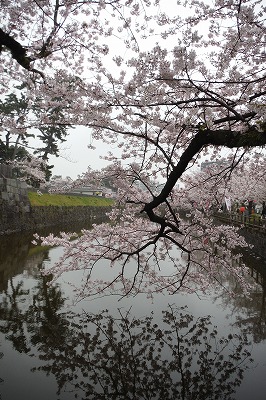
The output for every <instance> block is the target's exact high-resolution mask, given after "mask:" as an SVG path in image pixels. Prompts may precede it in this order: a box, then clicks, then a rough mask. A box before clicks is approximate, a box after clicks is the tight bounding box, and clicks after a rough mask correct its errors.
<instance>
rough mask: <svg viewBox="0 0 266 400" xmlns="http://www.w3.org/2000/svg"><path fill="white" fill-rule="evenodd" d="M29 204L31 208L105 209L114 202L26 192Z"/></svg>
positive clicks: (95, 198) (104, 199) (94, 198)
mask: <svg viewBox="0 0 266 400" xmlns="http://www.w3.org/2000/svg"><path fill="white" fill-rule="evenodd" d="M28 197H29V200H30V204H31V205H32V206H69V207H71V206H93V207H106V206H111V205H112V204H113V203H114V201H113V200H112V199H107V198H105V197H93V196H71V195H66V194H49V193H43V194H41V195H40V194H38V193H35V192H28Z"/></svg>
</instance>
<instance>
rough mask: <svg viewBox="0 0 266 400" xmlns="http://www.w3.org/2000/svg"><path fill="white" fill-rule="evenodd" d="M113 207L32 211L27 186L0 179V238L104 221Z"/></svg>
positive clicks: (53, 207) (79, 207)
mask: <svg viewBox="0 0 266 400" xmlns="http://www.w3.org/2000/svg"><path fill="white" fill-rule="evenodd" d="M109 209H110V207H85V206H76V207H63V206H62V207H58V206H48V207H37V206H36V207H32V206H31V205H30V202H29V199H28V193H27V185H26V184H25V183H24V182H21V181H19V180H17V179H10V178H0V235H5V234H10V233H14V232H23V231H37V230H38V229H42V228H46V227H52V226H54V227H55V226H59V225H60V226H62V227H65V228H66V229H67V226H68V225H73V223H83V222H84V224H85V223H87V222H94V221H96V220H97V221H99V220H103V219H104V218H106V211H108V210H109Z"/></svg>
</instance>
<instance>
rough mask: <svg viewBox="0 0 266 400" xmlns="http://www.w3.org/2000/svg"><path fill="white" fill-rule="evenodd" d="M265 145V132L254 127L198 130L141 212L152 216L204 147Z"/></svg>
mask: <svg viewBox="0 0 266 400" xmlns="http://www.w3.org/2000/svg"><path fill="white" fill-rule="evenodd" d="M265 144H266V131H262V132H260V131H258V130H257V129H256V128H255V127H251V128H250V129H249V130H247V131H246V132H240V131H231V130H225V129H220V130H211V129H206V130H200V131H198V133H197V134H196V136H195V137H194V138H193V139H192V141H191V142H190V144H189V146H188V147H187V148H186V150H185V151H184V152H183V154H182V155H181V157H180V159H179V162H178V163H177V165H176V166H175V167H174V168H173V170H172V171H171V173H170V175H169V178H168V180H167V182H166V184H165V186H164V187H163V189H162V191H161V193H160V194H159V195H158V196H156V197H154V199H153V200H152V201H151V202H150V203H147V204H145V206H144V208H143V211H145V212H146V213H147V215H148V216H149V217H152V218H153V217H154V216H153V211H152V210H153V209H154V208H156V207H158V206H159V205H160V204H162V203H164V202H165V201H166V199H167V197H168V196H169V195H170V193H171V191H172V189H173V188H174V186H175V184H176V182H177V181H178V179H179V178H180V177H181V175H182V174H183V173H184V171H185V170H186V168H187V166H188V164H189V162H190V161H191V160H192V158H193V157H194V156H195V155H196V154H197V153H198V152H199V151H200V150H201V149H202V147H204V146H206V145H213V146H224V147H228V148H230V149H232V148H240V147H258V146H264V145H265Z"/></svg>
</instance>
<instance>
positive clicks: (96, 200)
mask: <svg viewBox="0 0 266 400" xmlns="http://www.w3.org/2000/svg"><path fill="white" fill-rule="evenodd" d="M28 197H29V200H30V204H31V205H32V206H69V207H70V206H72V207H73V206H74V207H75V206H92V207H100V206H101V207H106V206H111V205H112V204H113V203H114V201H113V200H112V199H106V198H104V197H93V196H86V197H85V196H70V195H65V194H49V193H43V194H42V195H40V194H38V193H36V192H28ZM49 248H50V247H49V246H34V247H33V248H31V249H30V250H29V256H30V255H33V254H36V253H39V252H42V251H44V250H46V249H49Z"/></svg>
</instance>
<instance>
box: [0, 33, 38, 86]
mask: <svg viewBox="0 0 266 400" xmlns="http://www.w3.org/2000/svg"><path fill="white" fill-rule="evenodd" d="M3 46H5V47H6V48H7V49H8V50H10V53H11V55H12V58H13V59H14V60H16V61H17V62H18V64H19V65H21V66H22V67H23V68H24V69H26V70H28V71H31V72H35V73H37V74H39V75H41V77H42V78H43V79H44V74H43V73H42V72H41V71H38V70H37V69H35V68H32V66H31V63H32V62H33V61H34V60H35V59H34V58H33V57H29V56H28V55H27V50H26V48H25V47H23V46H22V45H21V44H20V43H19V42H18V41H17V40H15V39H14V38H13V37H12V36H10V35H9V34H8V33H5V32H4V31H3V30H2V29H1V28H0V49H2V48H3ZM0 52H1V51H0Z"/></svg>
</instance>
